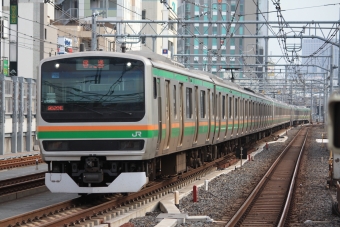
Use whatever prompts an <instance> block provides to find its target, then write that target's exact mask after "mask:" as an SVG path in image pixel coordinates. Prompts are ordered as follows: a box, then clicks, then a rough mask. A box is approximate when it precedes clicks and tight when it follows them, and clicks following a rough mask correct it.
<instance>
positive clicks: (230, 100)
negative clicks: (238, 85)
mask: <svg viewBox="0 0 340 227" xmlns="http://www.w3.org/2000/svg"><path fill="white" fill-rule="evenodd" d="M232 107H233V97H229V118H233V112H232Z"/></svg>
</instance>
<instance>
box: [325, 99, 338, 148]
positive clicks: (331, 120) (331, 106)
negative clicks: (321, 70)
mask: <svg viewBox="0 0 340 227" xmlns="http://www.w3.org/2000/svg"><path fill="white" fill-rule="evenodd" d="M327 128H328V148H329V149H330V150H332V151H333V153H336V154H340V94H332V96H331V97H330V98H329V102H328V127H327Z"/></svg>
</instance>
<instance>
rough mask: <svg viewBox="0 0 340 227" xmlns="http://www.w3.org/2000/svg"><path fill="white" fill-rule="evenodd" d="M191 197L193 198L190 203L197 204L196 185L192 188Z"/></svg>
mask: <svg viewBox="0 0 340 227" xmlns="http://www.w3.org/2000/svg"><path fill="white" fill-rule="evenodd" d="M192 197H193V198H192V201H193V202H194V203H196V202H198V188H197V186H196V185H194V186H193V188H192Z"/></svg>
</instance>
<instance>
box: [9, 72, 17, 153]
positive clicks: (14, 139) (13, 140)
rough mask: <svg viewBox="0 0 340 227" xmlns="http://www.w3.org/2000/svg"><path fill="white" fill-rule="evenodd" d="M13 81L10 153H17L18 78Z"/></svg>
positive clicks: (13, 78) (13, 77) (14, 77)
mask: <svg viewBox="0 0 340 227" xmlns="http://www.w3.org/2000/svg"><path fill="white" fill-rule="evenodd" d="M12 80H13V96H12V99H13V113H12V138H11V152H12V153H17V150H18V149H17V148H18V146H17V145H18V137H17V134H18V133H17V132H18V77H17V76H12Z"/></svg>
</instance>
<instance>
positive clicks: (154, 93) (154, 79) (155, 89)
mask: <svg viewBox="0 0 340 227" xmlns="http://www.w3.org/2000/svg"><path fill="white" fill-rule="evenodd" d="M153 97H154V98H157V78H156V77H154V78H153Z"/></svg>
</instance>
